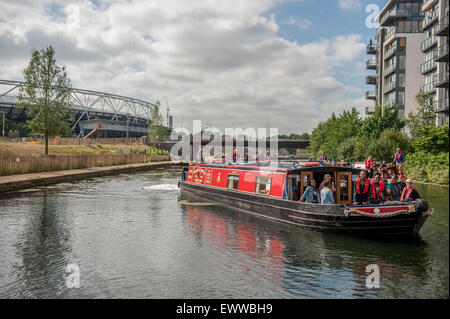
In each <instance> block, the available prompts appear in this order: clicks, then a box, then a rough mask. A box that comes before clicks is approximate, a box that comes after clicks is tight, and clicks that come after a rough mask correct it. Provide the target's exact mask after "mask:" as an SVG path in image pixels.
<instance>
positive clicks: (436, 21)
mask: <svg viewBox="0 0 450 319" xmlns="http://www.w3.org/2000/svg"><path fill="white" fill-rule="evenodd" d="M448 2H449V0H426V1H424V3H423V6H422V12H423V14H424V20H423V24H422V28H423V30H424V33H425V40H424V41H423V42H422V46H421V49H422V52H423V54H424V61H423V63H422V64H421V66H420V72H421V73H422V74H423V76H424V84H423V87H422V89H423V91H424V92H427V93H430V94H432V96H433V105H434V109H435V111H436V124H437V125H444V124H448V85H449V65H448V46H449V44H448V22H449V16H448V12H449V7H448Z"/></svg>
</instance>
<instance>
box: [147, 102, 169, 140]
mask: <svg viewBox="0 0 450 319" xmlns="http://www.w3.org/2000/svg"><path fill="white" fill-rule="evenodd" d="M160 106H161V103H160V102H159V101H156V103H155V106H154V107H153V110H152V113H151V119H150V125H149V127H148V136H149V137H151V138H155V139H158V138H161V137H162V136H166V135H168V132H167V129H166V128H165V127H164V118H163V116H162V115H161V112H160Z"/></svg>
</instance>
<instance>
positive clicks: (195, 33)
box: [0, 0, 366, 133]
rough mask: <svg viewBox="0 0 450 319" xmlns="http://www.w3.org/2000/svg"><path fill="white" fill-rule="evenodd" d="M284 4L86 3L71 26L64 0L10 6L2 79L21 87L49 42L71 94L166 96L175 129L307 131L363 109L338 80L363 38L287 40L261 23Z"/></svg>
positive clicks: (2, 24) (3, 20)
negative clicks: (34, 55) (195, 124)
mask: <svg viewBox="0 0 450 319" xmlns="http://www.w3.org/2000/svg"><path fill="white" fill-rule="evenodd" d="M278 2H279V1H278V0H263V1H261V0H249V1H241V0H233V1H214V0H209V1H208V0H207V1H200V0H197V1H174V0H155V1H151V2H150V1H129V0H121V1H114V2H112V1H107V2H102V3H100V5H94V4H93V3H91V2H90V1H80V2H76V4H77V5H78V6H79V12H80V19H79V21H80V27H79V28H73V27H68V25H67V24H66V23H67V17H66V16H64V14H65V3H64V2H62V3H61V4H60V5H55V4H53V5H52V3H53V2H51V1H46V0H39V1H31V0H29V1H27V2H21V3H16V2H15V1H6V2H5V1H3V3H2V7H3V8H2V9H3V10H2V11H1V12H0V48H1V50H0V78H2V79H20V78H21V77H22V75H21V70H22V69H23V68H24V67H25V66H26V64H27V62H28V59H29V55H30V52H31V49H32V48H44V47H45V46H47V45H49V44H52V45H53V46H54V47H55V50H56V58H57V62H58V64H62V65H65V66H66V67H67V69H68V72H69V76H70V77H71V79H72V81H73V85H74V87H81V88H85V89H91V90H99V91H105V92H110V93H115V94H120V95H126V96H133V97H137V98H142V99H147V100H151V101H154V100H156V99H159V100H161V101H164V98H165V97H166V98H167V100H168V101H169V104H170V107H171V109H172V111H173V113H174V116H175V121H174V124H175V125H180V122H181V119H182V118H183V119H184V124H185V125H186V124H187V123H189V122H190V123H192V122H191V121H192V119H201V120H202V121H203V122H204V123H205V122H209V123H212V124H213V126H216V127H218V128H224V127H236V126H240V127H266V126H267V123H268V121H269V120H270V124H271V125H272V126H274V127H278V128H279V131H280V133H288V132H302V131H308V130H310V129H311V128H313V127H314V126H315V125H316V124H317V123H318V122H319V121H320V120H323V119H324V118H325V117H327V116H328V115H329V114H330V113H331V112H332V111H335V112H340V111H342V110H343V109H345V108H348V107H352V106H358V105H359V106H361V107H360V110H361V111H362V110H363V106H364V105H365V104H366V102H365V101H364V100H363V99H359V98H357V99H354V98H353V97H355V96H363V92H359V89H357V88H354V87H348V86H346V85H344V83H342V82H340V81H339V80H338V79H337V78H336V76H335V72H336V71H335V70H336V68H338V67H339V68H343V67H346V66H348V67H349V68H350V69H353V68H354V64H355V63H356V62H357V60H358V59H360V58H361V57H362V56H363V50H364V43H362V42H361V37H360V36H359V35H343V36H340V37H336V38H333V39H320V40H317V41H316V42H312V43H301V44H299V43H296V42H292V41H288V40H286V39H283V38H281V37H280V36H279V25H278V23H277V22H276V21H275V18H274V17H273V16H269V17H265V16H264V13H266V12H268V10H270V9H271V8H273V7H274V6H275V5H277V3H278ZM71 12H73V10H72V11H71ZM51 13H52V14H51ZM72 21H73V20H72ZM295 23H296V25H298V26H299V27H300V25H302V24H301V21H299V20H296V21H295ZM303 23H305V22H303ZM303 26H305V24H303Z"/></svg>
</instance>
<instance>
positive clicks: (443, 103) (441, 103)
mask: <svg viewBox="0 0 450 319" xmlns="http://www.w3.org/2000/svg"><path fill="white" fill-rule="evenodd" d="M436 112H438V113H440V112H447V113H448V97H447V98H445V99H440V100H438V101H437V103H436Z"/></svg>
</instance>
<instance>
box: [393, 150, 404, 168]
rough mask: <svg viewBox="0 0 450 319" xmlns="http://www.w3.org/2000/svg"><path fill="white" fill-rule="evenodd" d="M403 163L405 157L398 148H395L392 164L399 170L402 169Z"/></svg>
mask: <svg viewBox="0 0 450 319" xmlns="http://www.w3.org/2000/svg"><path fill="white" fill-rule="evenodd" d="M404 162H405V155H403V154H402V152H401V151H400V147H397V152H395V154H394V163H395V166H396V167H397V168H398V169H400V168H402V167H403V163H404Z"/></svg>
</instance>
